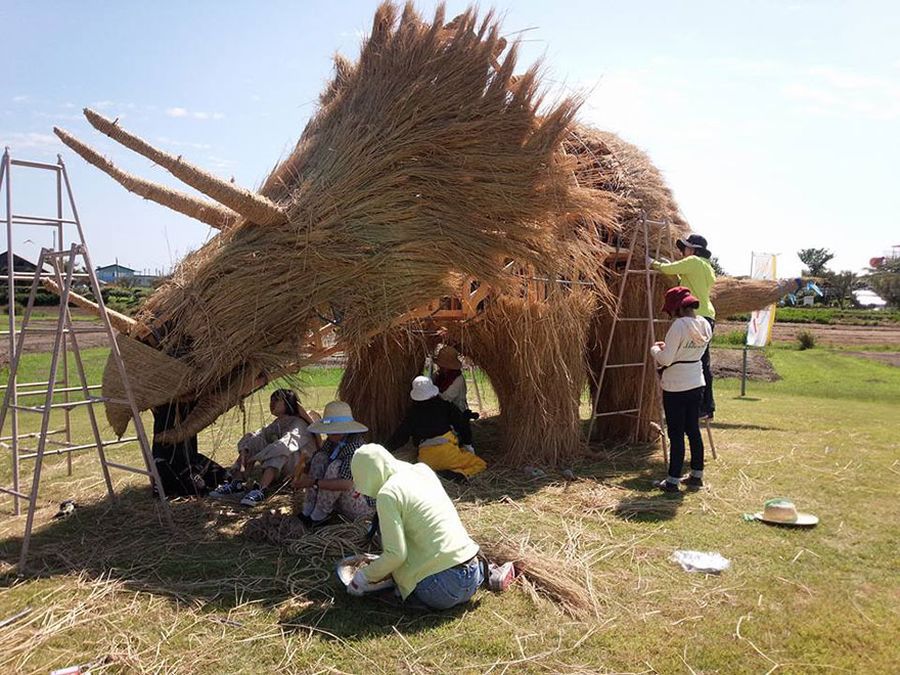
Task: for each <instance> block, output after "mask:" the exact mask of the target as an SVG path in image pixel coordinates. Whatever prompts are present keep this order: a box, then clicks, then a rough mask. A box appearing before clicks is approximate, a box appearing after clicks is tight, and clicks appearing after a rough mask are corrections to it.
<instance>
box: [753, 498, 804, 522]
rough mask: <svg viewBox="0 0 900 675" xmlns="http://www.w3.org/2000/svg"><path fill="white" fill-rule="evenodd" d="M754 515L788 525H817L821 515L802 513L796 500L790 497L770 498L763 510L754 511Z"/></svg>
mask: <svg viewBox="0 0 900 675" xmlns="http://www.w3.org/2000/svg"><path fill="white" fill-rule="evenodd" d="M753 517H754V518H756V519H757V520H761V521H762V522H764V523H769V524H770V525H787V526H789V527H812V526H813V525H817V524H818V522H819V517H818V516H814V515H813V514H811V513H800V512H799V511H797V507H796V506H795V505H794V502H792V501H790V500H788V499H781V498H778V499H770V500H769V501H767V502H766V503H765V504H764V505H763V510H762V511H760V512H758V513H754V514H753Z"/></svg>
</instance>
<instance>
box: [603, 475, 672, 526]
mask: <svg viewBox="0 0 900 675" xmlns="http://www.w3.org/2000/svg"><path fill="white" fill-rule="evenodd" d="M664 473H665V472H664V471H663V472H662V473H660V472H651V471H644V472H642V473H640V474H639V475H637V476H632V477H631V478H627V479H625V480H623V481H621V482H620V483H619V484H618V485H619V486H620V487H624V488H626V489H628V490H630V491H632V492H633V493H635V494H634V496H633V497H628V498H626V499H623V500H621V501H620V502H619V504H618V505H617V506H616V508H615V510H614V511H613V513H614V514H615V515H616V517H617V518H621V519H622V520H628V521H631V522H638V523H658V522H661V521H664V520H672V519H673V518H674V517H675V516H676V515H677V514H678V509H679V508H681V505H682V503H683V501H684V496H685V493H684V491H682V492H677V493H675V492H663V491H662V490H660V489H659V488H657V487H654V486H653V482H654V481H656V480H660V476H661V475H664Z"/></svg>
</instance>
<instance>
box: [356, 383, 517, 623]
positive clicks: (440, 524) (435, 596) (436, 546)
mask: <svg viewBox="0 0 900 675" xmlns="http://www.w3.org/2000/svg"><path fill="white" fill-rule="evenodd" d="M439 400H440V399H439ZM350 468H351V471H352V474H353V482H354V483H355V484H356V487H357V489H358V490H359V491H360V492H361V493H362V494H364V495H366V496H367V497H371V498H373V499H374V500H375V504H376V508H377V511H378V523H379V530H380V533H381V545H382V554H381V555H380V556H379V557H378V558H376V559H375V560H373V561H372V562H371V563H369V564H368V565H365V566H363V567H361V568H360V569H358V570H357V571H356V573H355V574H354V576H353V579H352V580H351V581H350V583H349V584H348V585H347V592H348V593H350V594H351V595H357V596H361V595H363V594H364V593H366V592H368V591H370V590H372V585H373V584H376V583H377V582H379V581H382V580H383V579H386V578H388V577H392V578H393V580H394V583H395V584H396V586H397V590H398V591H399V593H400V596H401V597H402V598H403V600H404V601H407V600H414V601H415V602H417V603H421V604H424V605H425V606H427V607H429V608H431V609H438V610H441V609H449V608H450V607H454V606H456V605H461V604H464V603H466V602H468V601H469V600H470V599H471V598H472V596H473V595H475V592H476V591H477V590H478V587H479V586H481V585H482V583H484V582H485V581H488V584H489V587H490V588H491V589H492V590H498V591H499V590H505V589H506V588H507V587H508V586H509V585H510V584H511V583H512V581H513V578H514V575H515V569H514V566H513V565H512V564H511V563H506V564H504V565H500V566H497V565H491V564H488V563H485V562H484V561H483V560H481V559H480V558H479V555H478V553H479V547H478V544H476V543H475V542H474V541H473V540H472V538H471V537H470V536H469V534H468V532H466V528H465V526H464V525H463V524H462V521H461V520H460V519H459V514H458V513H457V511H456V507H455V506H454V505H453V501H452V500H451V499H450V497H448V496H447V493H446V492H445V491H444V486H443V485H441V482H440V481H439V480H438V478H437V476H436V475H435V473H434V471H432V470H431V468H430V467H428V466H427V465H425V464H421V463H420V464H409V463H408V462H403V461H400V460H399V459H397V458H395V457H394V456H392V455H391V454H390V453H389V452H388V451H387V450H386V449H385V448H384V447H382V446H380V445H377V444H375V443H370V444H368V445H364V446H363V447H361V448H360V449H359V450H358V451H357V452H356V454H355V455H354V456H353V460H352V461H351V466H350Z"/></svg>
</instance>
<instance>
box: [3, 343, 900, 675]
mask: <svg viewBox="0 0 900 675" xmlns="http://www.w3.org/2000/svg"><path fill="white" fill-rule="evenodd" d="M769 356H770V358H771V359H772V361H773V363H774V365H775V367H776V369H777V370H778V372H779V373H780V375H781V376H782V379H781V380H780V381H778V382H774V383H755V382H752V383H750V384H749V388H748V395H747V397H746V398H743V399H741V398H739V397H738V396H737V394H738V384H737V382H736V381H722V382H720V383H718V385H717V394H718V403H719V408H718V412H717V422H716V424H715V426H714V433H715V435H716V441H717V448H718V451H719V459H718V461H709V462H708V465H707V482H708V485H709V489H707V490H704V491H703V492H700V493H696V494H684V495H679V496H671V495H661V494H657V493H655V492H654V491H653V490H652V489H651V487H650V481H651V479H653V478H656V477H658V476H661V475H662V474H663V472H664V467H663V465H662V462H661V458H660V457H659V455H658V453H656V452H653V451H652V449H647V448H639V447H638V448H628V447H626V448H614V449H613V448H607V449H600V448H592V451H591V452H590V453H589V454H588V455H587V456H586V457H585V459H584V461H583V463H582V464H581V465H579V466H578V467H576V473H577V475H578V480H577V481H575V482H572V483H566V482H564V481H562V479H561V478H559V477H557V476H553V475H551V476H548V477H547V478H546V479H536V480H532V479H526V478H525V477H524V476H523V474H522V472H520V471H513V470H509V471H497V470H492V471H489V472H488V474H486V475H484V476H482V477H480V478H477V479H475V480H474V481H473V482H472V484H471V485H470V486H469V487H467V488H466V489H465V490H463V491H460V490H458V489H457V488H451V490H452V493H453V494H454V495H455V496H456V497H457V499H458V504H459V509H460V512H461V515H462V517H463V519H464V520H465V522H466V523H467V525H468V526H469V528H470V530H471V531H472V532H473V533H474V534H475V536H476V538H477V537H478V536H491V534H492V533H495V532H496V531H497V529H499V530H502V531H503V532H505V533H506V534H507V535H509V536H512V537H516V538H518V539H520V540H522V541H525V540H527V541H529V542H530V545H531V546H532V547H534V548H535V549H536V550H539V551H542V552H544V553H546V554H548V555H552V556H554V557H556V558H559V559H560V560H563V561H566V562H562V563H560V564H565V565H567V566H568V567H569V568H571V569H579V566H580V565H584V570H585V572H584V574H585V583H586V584H589V586H590V588H591V589H592V593H593V596H594V599H595V607H594V612H593V614H592V615H590V616H584V615H581V616H570V615H567V614H564V613H561V612H560V611H559V610H558V608H557V607H556V606H554V605H553V604H551V603H549V602H548V601H547V600H545V599H543V598H542V597H535V596H533V595H532V594H531V593H529V592H528V589H527V587H525V586H522V585H518V584H517V585H516V586H514V587H513V589H512V590H511V591H510V592H508V593H505V594H503V595H495V594H489V593H485V592H481V593H479V594H478V595H477V596H476V598H475V601H474V602H473V603H472V604H471V605H469V606H468V607H466V608H464V609H460V610H458V611H454V612H449V613H445V614H435V613H418V612H403V611H401V610H400V609H398V608H397V607H394V606H391V605H388V604H383V603H380V602H377V601H374V600H365V601H360V600H354V599H351V598H350V597H348V596H346V595H345V594H344V593H343V592H342V591H339V590H338V589H337V587H336V586H335V583H334V582H333V581H332V580H331V578H330V575H331V570H332V567H333V563H334V561H335V560H336V559H338V558H339V557H340V556H341V555H342V554H343V553H344V552H345V551H346V550H347V546H348V536H349V535H348V531H347V528H343V529H340V528H339V529H337V530H335V531H334V533H333V540H332V542H331V543H330V544H329V545H327V546H325V545H323V544H322V542H321V541H319V542H317V544H316V545H312V544H303V543H302V542H301V543H298V544H296V545H291V546H288V547H283V548H279V547H274V546H269V545H264V544H257V543H254V542H251V541H248V540H247V539H245V538H244V537H242V536H241V534H240V528H241V524H242V523H243V521H244V520H245V519H246V517H247V514H246V513H245V512H237V511H234V510H232V509H228V508H223V507H221V506H219V505H215V504H209V503H197V502H180V503H175V504H173V505H172V508H173V511H174V515H175V520H176V523H177V528H176V531H175V532H171V533H170V532H168V531H166V530H164V529H161V528H160V525H159V515H158V512H157V508H158V507H157V506H156V505H154V504H153V502H152V501H151V500H150V499H149V498H148V496H147V490H146V487H145V486H144V485H143V484H142V483H141V481H140V480H139V479H138V477H135V476H131V475H129V474H121V473H117V474H115V477H116V483H117V488H118V490H119V493H120V498H119V500H118V502H117V503H115V504H113V503H112V502H110V501H108V500H107V499H106V498H105V494H104V490H103V483H102V479H101V477H100V475H99V469H98V466H97V462H96V459H95V457H93V456H91V455H90V454H84V455H80V456H79V457H77V458H76V459H75V462H74V473H75V475H74V477H73V478H72V479H67V478H66V475H65V462H64V460H62V459H61V458H53V459H51V460H48V462H47V473H46V478H47V480H46V482H45V484H44V485H43V486H42V493H41V500H40V501H41V510H40V512H39V514H38V527H37V529H36V533H35V537H34V539H33V541H32V566H31V575H30V576H28V577H26V578H24V579H18V578H17V577H16V576H14V570H13V565H12V564H13V563H14V561H15V559H16V556H17V553H18V549H19V545H20V536H21V530H22V527H23V524H24V523H23V519H21V518H15V517H12V516H10V515H8V513H9V501H8V500H6V499H5V498H4V501H2V502H0V506H2V508H3V509H4V514H3V515H2V517H0V575H2V576H0V626H2V627H0V667H2V669H3V670H4V671H6V672H44V673H45V672H47V671H48V670H49V669H51V668H54V667H61V666H65V665H71V664H74V663H82V664H92V666H93V668H94V672H176V671H177V672H192V673H193V672H198V673H205V672H209V673H214V672H216V673H218V672H243V671H257V672H269V671H275V670H280V671H283V672H298V673H299V672H389V673H395V672H442V673H445V672H493V673H500V672H516V673H518V672H558V673H576V672H578V673H588V672H591V673H595V672H632V673H638V672H640V673H645V672H660V673H682V672H683V673H700V672H705V673H712V672H720V673H765V672H784V673H830V672H853V673H860V672H865V673H890V672H896V664H897V662H898V658H900V652H898V647H897V646H896V635H897V634H898V630H900V617H898V607H900V575H898V566H897V544H896V542H897V541H898V537H900V526H898V517H897V516H898V513H897V506H896V504H897V500H896V495H897V491H896V481H897V474H898V473H900V456H898V447H900V446H898V440H897V438H898V431H900V429H898V423H897V412H896V411H897V410H898V404H900V369H897V368H892V367H890V366H886V365H882V364H878V363H873V362H869V361H863V360H861V359H857V358H853V357H850V356H845V355H842V354H839V353H834V352H828V351H824V350H821V349H813V350H807V351H804V352H798V351H793V350H788V349H773V350H770V352H769ZM33 358H34V359H35V361H34V363H32V364H31V365H32V366H33V367H35V368H36V367H37V366H38V365H39V364H38V359H39V357H36V356H35V357H33ZM102 360H103V354H102V352H97V353H92V355H91V361H92V363H93V364H94V365H92V366H91V367H92V368H99V367H101V365H102ZM339 376H340V372H339V371H338V370H336V369H322V370H315V371H312V374H311V375H310V376H309V379H308V380H307V381H306V382H305V399H306V401H307V404H308V405H310V406H311V407H318V408H319V409H321V406H322V404H324V402H326V401H327V400H328V399H329V398H330V397H331V396H332V395H333V392H334V388H335V386H336V384H337V381H338V378H339ZM491 400H493V399H491ZM265 414H266V413H265V411H264V409H263V401H262V400H261V399H256V400H254V401H253V402H252V404H251V405H249V406H248V424H249V425H257V424H258V423H259V422H260V421H261V420H263V419H264V417H265ZM242 426H243V425H242V420H241V418H240V416H239V415H237V414H232V415H229V416H227V417H226V418H225V419H223V420H222V421H220V423H219V424H217V425H216V426H215V427H214V428H212V429H209V430H207V431H206V432H204V434H203V436H202V437H201V447H202V449H203V450H204V451H205V452H209V453H212V454H214V455H215V456H216V458H217V459H218V460H219V461H221V462H223V463H224V462H227V461H229V460H230V459H231V452H230V448H231V447H233V443H234V441H235V440H236V438H237V437H239V436H240V434H241V430H242ZM84 432H85V426H84V425H83V423H82V424H81V425H80V426H78V433H79V434H83V433H84ZM492 433H493V429H492V425H491V423H490V420H488V421H487V422H486V423H485V424H483V425H482V426H481V427H480V428H479V429H478V430H477V431H476V445H477V446H478V448H479V451H480V452H483V453H484V454H485V455H486V457H487V458H488V460H489V461H490V459H491V447H490V438H491V436H492ZM114 454H115V456H116V457H118V458H119V459H120V460H121V459H128V460H129V461H131V462H133V463H136V460H135V451H134V450H133V449H131V450H129V449H122V450H119V451H116V452H115V453H114ZM4 462H5V463H4V464H2V465H0V477H2V479H3V482H4V483H8V480H9V464H8V461H6V458H5V457H4ZM69 496H75V497H76V498H77V499H78V501H79V503H80V504H81V505H82V506H81V508H80V509H79V511H78V515H77V516H75V517H73V518H70V519H68V520H65V521H53V520H51V519H50V516H51V515H52V514H53V513H54V511H55V507H56V504H57V503H58V502H59V501H60V500H61V499H64V498H66V497H69ZM774 496H788V497H791V498H793V499H794V500H795V501H796V502H797V503H798V505H799V506H800V508H801V509H802V510H805V511H811V512H813V513H816V514H817V515H819V516H820V518H821V524H820V525H819V526H818V527H817V528H815V529H812V530H790V529H782V528H773V527H768V526H766V525H763V524H760V523H752V522H745V521H744V520H742V518H741V514H742V513H744V512H749V511H753V510H756V509H758V508H759V507H760V505H761V504H762V502H763V501H764V500H765V499H767V498H770V497H774ZM286 503H287V499H286V497H276V498H275V500H274V504H277V505H286ZM677 549H696V550H715V551H719V552H721V553H722V554H723V555H724V556H726V557H727V558H729V559H730V560H731V563H732V567H731V569H730V570H728V571H727V572H725V573H724V574H722V575H721V576H704V575H697V574H689V573H686V572H683V571H682V570H681V569H680V568H679V567H677V566H676V565H675V564H673V563H672V562H670V560H669V557H670V555H671V554H672V552H673V551H675V550H677ZM28 607H30V608H31V612H30V613H29V614H28V615H27V616H25V617H23V618H21V619H19V620H18V621H16V622H14V623H11V624H9V625H6V626H3V620H4V619H5V618H7V617H11V616H13V615H15V614H17V613H18V612H20V611H21V610H23V609H25V608H28Z"/></svg>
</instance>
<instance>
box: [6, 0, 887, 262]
mask: <svg viewBox="0 0 900 675" xmlns="http://www.w3.org/2000/svg"><path fill="white" fill-rule="evenodd" d="M434 4H435V3H433V2H421V3H419V4H418V6H419V8H420V9H421V10H423V11H424V12H425V13H427V14H430V13H431V12H432V9H433V7H434ZM376 6H377V3H376V2H369V1H362V0H355V1H351V2H341V3H335V2H330V3H326V2H263V1H260V2H252V3H251V2H233V1H218V2H212V1H197V0H194V1H192V2H167V1H160V2H154V3H137V2H119V3H110V2H97V1H91V0H81V1H80V2H77V3H72V2H62V1H60V2H17V1H10V0H6V1H5V2H4V3H2V4H0V25H2V26H4V28H5V30H4V49H3V59H4V65H3V66H2V67H0V146H2V145H9V146H10V147H11V149H12V151H13V152H14V153H15V154H16V155H17V156H19V157H22V158H31V159H38V160H53V159H55V156H56V153H58V152H62V153H63V157H64V159H65V160H66V164H67V167H68V169H69V173H70V176H71V179H72V182H73V187H74V189H75V194H76V199H77V203H78V207H79V211H80V214H81V218H82V220H83V222H84V224H85V227H86V230H87V236H88V243H89V245H90V247H91V251H92V255H93V258H94V261H95V262H96V263H97V264H107V263H110V262H112V261H113V260H114V259H115V258H118V260H119V262H120V263H122V264H125V265H128V266H130V267H134V268H138V269H145V268H146V269H151V270H153V269H158V268H163V269H167V268H169V267H170V266H171V265H172V264H174V263H176V262H177V261H178V260H179V259H180V258H181V257H182V256H183V255H184V253H185V252H187V251H189V250H191V249H193V248H196V247H197V246H199V245H201V244H202V243H203V242H204V241H205V240H206V239H207V238H208V237H209V236H210V232H209V230H208V228H206V227H205V226H203V225H201V224H199V223H197V222H195V221H192V220H190V219H187V218H184V217H181V216H179V215H177V214H175V213H173V212H170V211H168V210H167V209H165V208H163V207H159V206H156V205H154V204H151V203H149V202H144V201H143V200H141V199H140V198H138V197H136V196H134V195H131V194H129V193H127V192H126V191H125V190H124V189H122V188H121V187H119V186H118V185H117V184H115V183H114V182H113V181H112V180H111V179H109V178H108V177H106V176H105V175H104V174H102V173H100V172H99V171H97V170H96V169H94V168H92V167H89V166H88V165H86V164H85V163H84V162H83V161H82V160H81V159H80V158H78V157H76V156H74V155H73V154H72V153H71V152H69V151H68V149H64V147H63V146H62V145H61V144H59V143H58V142H57V141H56V138H55V137H54V136H53V134H52V127H53V126H54V125H58V126H61V127H63V128H66V129H68V130H69V131H71V132H73V133H76V134H77V135H78V136H80V137H81V138H82V139H83V140H85V141H87V142H88V143H90V144H92V145H94V147H96V148H98V149H99V150H101V151H102V152H103V153H104V154H106V155H107V156H109V157H111V158H112V159H113V160H114V161H115V162H116V163H117V164H118V165H119V166H121V167H122V168H125V169H126V170H129V171H132V172H134V173H137V174H139V175H141V176H144V177H147V178H150V179H154V180H158V181H160V182H165V183H167V184H172V185H176V184H177V182H176V181H174V180H172V179H171V178H170V177H169V176H168V174H166V173H165V172H164V171H162V170H161V169H159V168H158V167H155V166H153V165H152V164H151V163H150V162H148V161H147V160H144V159H142V158H139V157H135V156H134V155H133V154H132V153H130V152H129V151H127V150H125V149H124V148H121V147H117V146H115V144H114V143H112V142H111V141H109V139H106V137H104V136H102V135H100V134H99V133H97V132H94V131H93V130H92V129H91V127H90V126H89V125H88V124H87V122H86V121H84V120H83V118H82V117H81V114H80V110H81V108H83V107H85V106H87V107H92V108H95V109H97V110H98V111H100V112H102V113H103V114H105V115H107V116H110V117H119V118H120V120H121V123H122V125H123V126H125V127H126V128H128V129H130V130H131V131H134V132H135V133H137V134H139V135H141V136H143V137H145V138H147V139H148V140H150V141H151V142H152V143H154V144H156V145H158V146H159V147H162V148H164V149H167V150H169V151H171V152H174V153H177V154H182V155H184V156H185V157H187V158H189V159H191V160H192V161H194V162H196V163H198V164H200V165H202V166H205V167H207V168H208V169H210V170H212V171H214V172H216V173H219V174H221V175H223V176H226V177H231V176H234V178H235V179H236V180H237V181H238V182H239V183H240V184H242V185H246V186H258V185H259V183H260V182H261V181H262V179H263V178H264V177H265V176H266V175H267V173H268V172H269V170H270V169H271V168H272V167H273V166H274V164H275V163H276V162H277V160H278V159H279V158H280V157H282V156H283V155H284V153H285V152H287V150H288V149H289V148H290V147H292V145H293V143H294V142H295V141H296V138H297V137H298V136H299V134H300V132H301V130H302V129H303V126H304V125H305V123H306V121H307V119H308V117H309V116H310V115H311V114H312V112H313V110H314V101H315V99H316V97H317V95H318V93H319V92H320V91H321V89H322V87H323V84H324V83H325V81H326V79H327V78H328V76H329V74H330V69H331V64H330V58H331V55H332V54H333V53H334V52H335V51H340V52H342V53H344V54H346V55H348V56H355V54H356V53H357V50H358V45H359V42H360V39H361V36H362V35H363V34H364V33H365V31H367V30H368V27H369V25H370V21H371V17H372V14H373V12H374V9H375V7H376ZM464 6H465V3H461V2H450V3H448V12H447V13H448V16H453V15H454V14H455V13H458V12H459V11H461V9H463V8H464ZM482 6H485V7H486V6H488V3H486V2H484V3H482ZM494 7H495V8H496V9H497V10H499V11H500V12H501V13H502V14H503V15H504V17H505V18H504V21H503V26H504V32H506V33H510V34H513V33H516V32H517V31H524V32H522V33H520V35H521V36H522V38H523V39H524V44H523V47H524V49H523V62H525V61H528V62H530V61H532V60H534V59H537V58H541V57H543V58H544V59H545V64H546V73H547V81H548V83H549V84H551V85H552V87H553V89H554V91H556V92H559V93H571V92H573V91H575V92H583V93H584V94H585V95H586V102H585V105H584V107H583V108H582V111H581V120H582V121H585V122H588V123H591V124H594V125H596V126H599V127H601V128H603V129H608V130H611V131H615V132H617V133H619V134H620V135H622V136H623V137H624V138H626V139H627V140H629V141H631V142H633V143H635V144H637V145H639V146H641V147H643V148H644V149H646V150H647V151H648V152H649V153H650V155H651V156H652V158H653V160H654V162H655V163H656V164H657V165H658V166H659V167H660V168H661V169H662V170H663V172H664V173H665V175H666V178H667V180H668V181H669V184H670V185H671V187H672V188H673V190H674V191H675V197H676V199H677V200H678V202H679V204H680V205H681V208H682V210H683V212H684V214H685V216H686V217H687V219H688V220H689V222H691V224H692V226H693V228H694V230H695V231H698V232H700V233H702V234H704V235H705V236H707V238H708V239H709V240H710V247H711V248H712V249H713V252H714V253H715V254H717V255H718V256H719V258H720V260H721V261H722V263H723V265H724V266H725V268H726V270H727V271H728V272H730V273H732V274H746V273H748V271H749V266H750V252H751V251H752V250H756V251H768V252H773V253H780V254H781V256H780V258H779V273H780V274H781V275H789V274H796V273H798V272H799V269H800V263H799V261H798V260H797V258H796V255H795V253H796V251H797V250H798V249H799V248H803V247H807V246H816V247H827V248H831V249H832V250H834V251H835V252H836V258H835V260H834V261H833V267H834V268H836V269H853V270H859V269H861V268H863V267H864V266H865V265H866V264H867V261H868V259H869V258H870V257H872V256H876V255H881V254H882V252H883V251H884V250H885V249H888V248H889V247H890V246H891V245H894V244H900V189H898V187H897V183H898V179H897V177H898V174H900V172H898V170H897V166H896V165H897V162H898V157H900V40H898V39H897V35H900V6H898V5H897V4H896V3H892V2H830V1H828V0H822V1H819V2H807V1H804V0H798V1H794V2H791V1H790V0H785V1H783V2H775V1H767V0H755V1H753V2H749V1H744V2H742V1H737V0H735V1H729V2H720V1H716V2H687V1H685V2H634V3H623V2H606V1H596V0H595V1H594V2H556V3H549V2H537V1H534V0H527V1H516V2H512V0H505V2H503V3H499V2H498V3H497V4H495V5H494ZM15 190H16V191H15V197H16V198H17V199H18V200H19V202H18V203H19V205H20V206H19V209H18V210H21V211H24V212H27V213H47V207H48V206H50V207H52V205H53V201H52V200H53V199H54V197H53V192H52V184H50V183H47V182H46V181H44V182H39V181H37V180H36V179H26V177H25V176H24V175H22V177H21V178H20V179H19V180H18V181H17V183H16V188H15ZM20 232H21V236H19V237H18V241H17V242H16V246H17V249H18V250H25V251H26V252H28V250H29V247H31V250H32V251H33V252H34V253H33V255H34V256H36V253H37V247H38V246H40V245H44V244H47V245H49V244H50V235H49V232H48V231H47V230H39V229H37V228H32V229H27V230H25V229H23V230H20ZM26 240H30V242H32V243H25V242H26ZM20 245H21V246H20Z"/></svg>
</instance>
